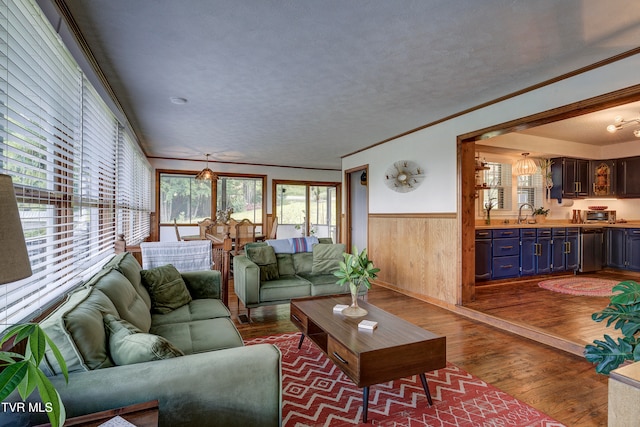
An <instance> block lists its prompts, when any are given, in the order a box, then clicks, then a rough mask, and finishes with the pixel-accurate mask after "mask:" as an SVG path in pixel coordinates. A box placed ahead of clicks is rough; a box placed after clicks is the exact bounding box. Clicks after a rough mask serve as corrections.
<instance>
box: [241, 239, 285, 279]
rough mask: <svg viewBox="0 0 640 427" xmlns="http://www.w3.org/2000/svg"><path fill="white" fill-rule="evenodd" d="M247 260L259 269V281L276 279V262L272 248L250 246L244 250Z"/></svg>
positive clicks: (278, 275) (277, 276)
mask: <svg viewBox="0 0 640 427" xmlns="http://www.w3.org/2000/svg"><path fill="white" fill-rule="evenodd" d="M245 252H246V254H247V258H249V260H250V261H253V262H254V263H256V264H257V265H258V267H260V281H261V282H263V281H267V280H273V279H278V278H279V277H280V274H279V272H278V260H277V258H276V253H275V251H274V250H273V247H272V246H252V247H247V248H246V249H245Z"/></svg>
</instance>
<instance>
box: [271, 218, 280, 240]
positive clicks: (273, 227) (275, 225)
mask: <svg viewBox="0 0 640 427" xmlns="http://www.w3.org/2000/svg"><path fill="white" fill-rule="evenodd" d="M277 234H278V217H277V216H274V217H273V223H272V224H271V230H269V239H270V240H273V239H276V235H277Z"/></svg>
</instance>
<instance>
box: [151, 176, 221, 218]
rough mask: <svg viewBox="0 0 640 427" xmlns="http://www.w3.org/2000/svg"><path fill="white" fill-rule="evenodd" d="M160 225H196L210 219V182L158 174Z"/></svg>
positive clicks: (192, 177)
mask: <svg viewBox="0 0 640 427" xmlns="http://www.w3.org/2000/svg"><path fill="white" fill-rule="evenodd" d="M159 202H160V223H161V224H169V223H173V221H174V220H175V221H176V223H178V224H197V223H198V222H200V221H202V220H203V219H205V218H211V217H212V216H211V181H197V180H196V179H195V175H189V174H184V173H182V174H180V173H168V172H161V173H160V197H159Z"/></svg>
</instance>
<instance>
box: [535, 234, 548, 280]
mask: <svg viewBox="0 0 640 427" xmlns="http://www.w3.org/2000/svg"><path fill="white" fill-rule="evenodd" d="M551 237H552V236H551V229H550V228H538V229H537V230H536V245H537V246H536V263H537V264H536V273H537V274H546V273H551Z"/></svg>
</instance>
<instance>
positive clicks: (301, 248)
mask: <svg viewBox="0 0 640 427" xmlns="http://www.w3.org/2000/svg"><path fill="white" fill-rule="evenodd" d="M289 242H291V247H292V248H293V252H294V253H298V252H311V251H312V249H313V246H314V245H316V244H318V238H317V237H316V236H308V237H291V238H289Z"/></svg>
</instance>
